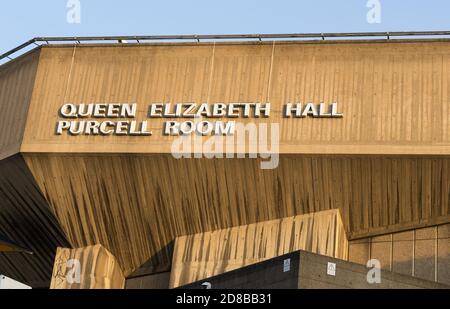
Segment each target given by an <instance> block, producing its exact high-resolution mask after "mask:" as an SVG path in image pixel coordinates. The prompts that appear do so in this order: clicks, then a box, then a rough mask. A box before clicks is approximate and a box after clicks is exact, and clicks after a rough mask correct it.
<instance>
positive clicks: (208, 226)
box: [0, 32, 450, 288]
mask: <svg viewBox="0 0 450 309" xmlns="http://www.w3.org/2000/svg"><path fill="white" fill-rule="evenodd" d="M418 34H419V33H417V35H418ZM427 34H433V35H434V36H433V37H430V39H427V38H424V36H425V37H426V35H427ZM449 34H450V33H444V32H443V33H438V35H441V37H436V33H420V35H421V36H416V37H415V36H414V33H390V34H389V38H383V37H380V36H382V34H373V35H371V34H353V36H364V39H356V38H353V39H351V38H349V37H350V36H351V35H350V34H325V35H322V34H320V35H314V34H311V35H288V36H285V37H284V40H282V39H283V36H281V35H280V36H264V35H263V36H251V35H249V36H235V37H233V36H204V37H203V36H186V37H184V36H177V37H134V38H119V37H117V38H55V39H52V38H38V39H34V40H32V41H30V42H27V44H33V43H37V44H38V45H39V44H43V45H41V46H39V47H36V48H35V49H32V50H31V51H28V52H26V53H24V54H21V55H19V56H18V57H16V58H15V59H13V60H10V61H8V62H6V63H5V64H3V65H1V66H0V203H1V207H0V234H1V235H4V236H5V237H6V238H8V239H10V240H11V241H13V242H14V243H16V244H18V245H19V246H20V247H23V248H27V249H29V250H30V251H32V252H33V253H34V254H32V255H31V254H28V253H24V252H16V253H14V252H5V253H0V273H1V274H4V275H5V276H8V277H10V278H13V279H15V280H18V281H20V282H23V283H24V284H26V285H29V286H32V287H34V288H36V287H41V288H47V287H50V285H51V281H52V280H53V281H54V280H56V279H58V280H62V281H60V284H61V285H58V286H61V287H73V288H76V287H81V286H84V287H90V286H93V285H95V286H96V287H97V286H98V284H99V283H98V281H95V282H94V283H86V284H78V285H73V284H69V285H68V286H67V285H65V283H64V282H63V281H64V280H65V279H64V278H66V275H67V273H68V272H70V271H71V270H70V269H69V267H68V266H67V265H65V264H64V263H66V261H68V260H67V259H68V258H69V257H76V258H77V259H80V260H81V262H80V267H81V268H82V269H81V270H80V271H81V272H83V275H82V276H81V277H83V276H84V277H86V278H88V277H92V276H94V277H95V272H98V271H99V270H98V269H91V268H90V267H93V265H98V264H96V263H95V261H92V259H94V258H99V259H101V260H102V261H105V263H106V264H105V265H114V266H112V267H118V268H119V269H117V270H114V271H113V270H111V269H110V270H109V271H108V273H110V274H115V275H114V276H116V275H117V274H122V275H123V277H124V278H118V279H117V280H112V281H108V283H107V284H111V282H118V287H123V285H124V283H123V282H125V281H124V280H123V279H128V282H127V285H128V286H135V287H153V284H152V283H151V281H152V280H151V279H149V278H155V277H154V276H157V277H158V278H161V277H164V278H168V285H169V286H171V287H176V286H179V285H184V284H188V283H190V282H193V281H196V280H202V279H203V278H208V277H211V276H215V275H219V274H221V273H223V272H226V271H230V270H233V269H237V268H241V267H245V266H248V265H250V264H252V263H258V262H262V261H264V260H267V259H271V258H274V257H276V256H279V255H284V254H287V253H290V252H294V251H297V250H307V251H310V252H315V253H318V254H322V255H328V256H331V257H336V258H339V259H344V260H348V261H350V262H356V263H359V264H363V265H365V264H366V263H367V261H368V260H369V259H373V258H376V259H378V260H379V261H380V262H381V266H382V268H383V269H384V270H387V271H392V272H395V273H401V274H405V275H410V276H415V277H418V278H422V279H426V280H429V281H434V282H438V283H443V284H450V240H449V239H450V207H449V206H450V176H449V175H450V117H449V115H450V92H449V89H450V78H449V68H450V57H449V55H448V49H449V47H450V40H449V39H448V38H447V36H448V35H449ZM322 36H323V38H322ZM337 36H342V37H347V39H346V40H342V39H336V37H337ZM405 36H407V38H405ZM163 39H167V41H165V42H162V40H163ZM178 39H183V40H178ZM242 39H247V40H246V41H243V40H242ZM99 40H102V43H98V42H99ZM118 40H121V42H123V40H126V41H127V42H128V43H117V41H118ZM198 40H200V41H198ZM78 41H79V42H78ZM108 42H109V43H108ZM47 43H48V44H47ZM53 43H54V44H53ZM27 44H24V45H23V46H20V47H19V48H17V49H14V50H13V51H11V53H6V54H4V55H1V56H0V58H1V59H3V60H4V59H6V58H5V57H6V56H8V57H12V56H13V55H15V54H14V53H20V51H21V49H20V48H22V47H26V46H27ZM177 104H178V105H177ZM177 106H179V107H177ZM177 108H179V110H177ZM195 115H200V116H201V117H194V116H195ZM219 129H220V130H219ZM217 130H218V131H220V132H222V133H224V132H225V133H227V132H228V131H229V130H232V133H234V134H228V135H226V134H224V135H222V134H220V135H213V133H212V132H214V131H217ZM196 131H197V133H198V131H201V132H203V133H205V134H200V135H199V134H196ZM183 132H184V133H189V134H182V133H183ZM242 132H244V135H242ZM230 136H231V137H230ZM242 136H243V137H244V138H243V139H239V137H242ZM227 137H228V138H229V139H227ZM230 140H231V142H229V141H230ZM199 145H200V146H199ZM196 147H197V148H196ZM198 147H200V148H198ZM221 147H222V148H221ZM187 153H196V154H197V156H195V157H194V156H193V155H192V156H191V158H185V157H186V156H187ZM219 154H221V155H222V158H221V157H220V155H219ZM227 155H228V156H227ZM239 155H245V158H241V157H239ZM183 156H184V157H183ZM95 246H101V247H102V248H104V249H106V251H105V250H103V249H99V248H100V247H95ZM57 248H65V249H72V250H73V251H65V250H62V249H60V250H59V251H58V252H59V255H56V252H57ZM83 248H86V249H85V250H86V251H85V252H84V253H83V251H80V250H83ZM94 248H97V249H94ZM92 250H94V251H92ZM95 250H97V251H95ZM88 252H96V253H95V254H88ZM86 259H91V260H89V261H86ZM83 265H84V266H83ZM72 266H73V265H72ZM104 271H106V270H104ZM93 274H94V275H93ZM99 276H100V277H104V274H99ZM117 276H119V275H117ZM119 277H120V276H119ZM102 282H103V281H102ZM105 282H106V281H105ZM149 282H150V283H149ZM92 284H93V285H92ZM105 284H106V283H105ZM100 285H101V283H100ZM52 286H54V285H52ZM111 286H114V285H111ZM159 286H161V285H159Z"/></svg>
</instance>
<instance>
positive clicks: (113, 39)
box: [0, 31, 450, 61]
mask: <svg viewBox="0 0 450 309" xmlns="http://www.w3.org/2000/svg"><path fill="white" fill-rule="evenodd" d="M420 36H422V37H428V36H435V37H440V38H450V31H415V32H411V31H398V32H354V33H351V32H350V33H291V34H225V35H148V36H145V35H144V36H99V37H37V38H34V39H31V40H29V41H27V42H25V43H23V44H21V45H19V46H17V47H16V48H13V49H11V50H10V51H7V52H6V53H3V54H1V55H0V61H1V60H3V59H5V58H6V59H9V60H12V59H13V57H12V56H13V55H14V54H22V53H20V52H21V51H24V50H25V49H26V48H27V47H29V46H32V45H36V46H41V45H43V44H44V45H45V44H52V43H55V42H58V43H65V42H70V43H72V44H81V43H82V42H83V43H89V42H93V41H95V42H102V43H125V42H126V43H131V42H130V41H132V42H135V43H137V44H140V43H145V42H154V41H175V42H176V41H180V40H185V41H190V40H192V41H194V42H201V41H202V40H203V41H205V40H206V41H211V40H219V41H226V40H259V41H263V40H269V41H270V40H275V39H277V40H278V39H318V40H326V39H330V38H331V39H333V38H334V39H336V38H361V37H365V38H368V39H369V38H370V39H376V38H383V39H387V40H389V39H391V38H393V37H396V38H400V37H403V38H410V37H420ZM38 43H42V44H38Z"/></svg>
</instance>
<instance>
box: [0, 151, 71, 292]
mask: <svg viewBox="0 0 450 309" xmlns="http://www.w3.org/2000/svg"><path fill="white" fill-rule="evenodd" d="M0 234H2V235H4V236H6V237H7V238H9V239H11V240H13V241H14V242H15V243H17V244H18V245H20V246H23V247H24V248H27V249H30V250H31V251H32V252H33V254H32V255H30V254H27V253H2V254H0V273H1V274H4V275H6V276H8V277H11V278H13V279H16V280H19V281H20V282H23V283H25V284H28V285H31V286H32V287H34V288H42V287H44V288H45V287H48V286H49V285H50V278H51V274H52V269H53V261H54V257H55V253H56V248H57V247H58V246H62V247H71V246H70V244H69V242H68V241H67V239H66V237H65V236H64V233H63V232H62V230H61V228H60V227H59V224H58V222H57V220H56V218H55V217H54V216H53V214H52V212H51V211H50V209H49V207H48V204H47V202H46V200H45V198H44V196H43V195H42V193H41V192H40V190H39V188H38V186H37V185H36V183H35V181H34V178H33V176H32V175H31V173H30V171H29V170H28V168H27V166H26V164H25V162H24V160H23V158H22V156H21V155H15V156H13V157H10V158H7V159H4V160H2V161H0Z"/></svg>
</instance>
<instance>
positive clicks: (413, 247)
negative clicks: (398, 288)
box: [348, 224, 450, 285]
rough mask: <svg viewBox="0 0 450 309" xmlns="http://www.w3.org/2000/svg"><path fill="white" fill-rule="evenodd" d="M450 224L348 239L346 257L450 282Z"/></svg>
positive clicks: (429, 278) (407, 273)
mask: <svg viewBox="0 0 450 309" xmlns="http://www.w3.org/2000/svg"><path fill="white" fill-rule="evenodd" d="M449 244H450V224H442V225H436V226H430V227H425V228H420V229H413V230H410V231H404V232H399V233H393V234H386V235H382V236H377V237H371V238H364V239H358V240H353V241H350V242H349V246H348V249H349V252H348V260H349V261H351V262H355V263H359V264H363V265H365V264H366V263H367V261H369V260H370V259H378V260H379V261H380V263H381V268H382V269H384V270H389V271H393V272H396V273H401V274H405V275H410V276H414V277H417V278H420V279H425V280H430V281H435V282H439V283H443V284H447V285H450V248H449Z"/></svg>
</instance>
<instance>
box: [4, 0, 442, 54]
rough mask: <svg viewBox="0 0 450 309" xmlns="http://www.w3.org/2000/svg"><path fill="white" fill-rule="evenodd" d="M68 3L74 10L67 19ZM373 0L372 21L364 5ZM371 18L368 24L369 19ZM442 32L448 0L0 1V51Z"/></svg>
mask: <svg viewBox="0 0 450 309" xmlns="http://www.w3.org/2000/svg"><path fill="white" fill-rule="evenodd" d="M69 1H72V2H79V3H80V5H81V10H80V12H81V15H80V23H73V21H74V19H72V20H71V22H72V23H70V22H68V19H67V15H68V11H69V10H70V8H67V4H68V2H69ZM370 1H379V3H380V4H381V15H380V18H379V23H369V22H368V20H367V14H368V11H369V10H370V8H368V7H367V4H368V2H370ZM372 21H373V20H372ZM404 30H450V1H449V0H309V1H306V0H272V1H269V0H221V1H215V0H126V1H124V0H38V1H37V0H9V1H7V0H2V1H1V3H0V33H1V37H0V38H1V40H0V53H3V52H5V51H7V50H9V49H12V48H13V47H15V46H17V45H19V44H20V43H22V42H24V41H27V40H29V39H31V38H33V37H36V36H94V35H95V36H97V35H152V34H243V33H294V32H362V31H404Z"/></svg>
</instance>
